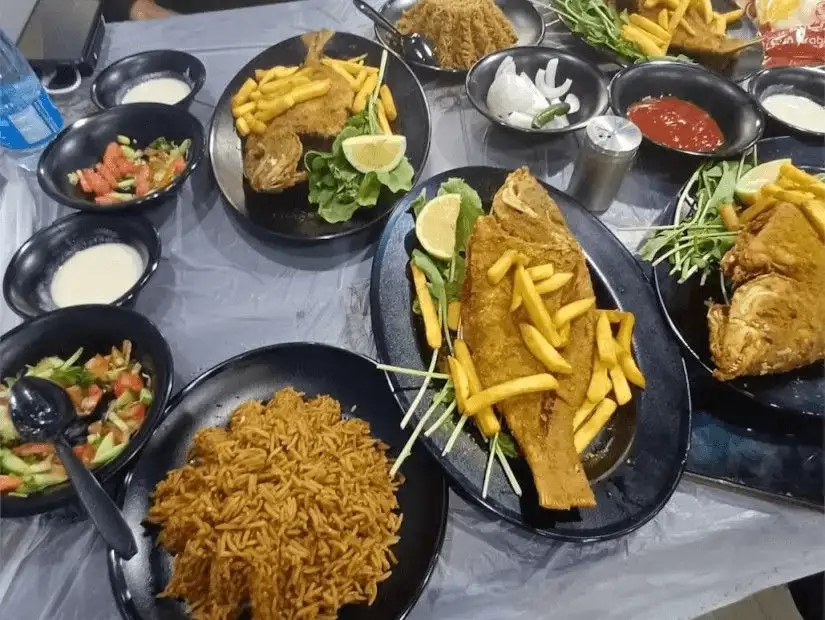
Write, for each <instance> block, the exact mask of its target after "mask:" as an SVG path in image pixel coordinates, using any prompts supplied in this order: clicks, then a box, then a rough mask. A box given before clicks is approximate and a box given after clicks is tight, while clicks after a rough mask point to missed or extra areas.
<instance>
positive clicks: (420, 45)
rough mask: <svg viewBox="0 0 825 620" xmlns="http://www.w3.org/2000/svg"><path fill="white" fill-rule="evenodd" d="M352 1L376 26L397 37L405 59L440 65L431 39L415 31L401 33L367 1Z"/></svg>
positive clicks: (432, 65)
mask: <svg viewBox="0 0 825 620" xmlns="http://www.w3.org/2000/svg"><path fill="white" fill-rule="evenodd" d="M352 3H353V4H354V5H355V8H356V9H358V10H359V11H361V12H362V13H363V14H364V15H366V16H367V17H368V18H369V19H371V20H372V22H373V23H374V24H375V25H376V26H379V27H381V28H384V29H385V30H386V31H387V32H389V33H390V34H391V35H392V36H393V37H395V40H396V42H397V45H398V46H399V47H398V51H399V52H401V56H402V57H403V58H404V60H409V61H412V62H418V63H420V64H422V65H427V66H430V67H435V66H438V60H436V57H435V51H434V50H433V44H432V43H431V42H430V40H429V39H427V38H426V37H424V36H422V35H421V34H419V33H417V32H413V33H411V34H401V33H400V32H399V31H398V29H397V28H396V27H395V26H393V25H392V23H391V22H390V21H389V20H387V18H386V17H384V16H383V15H381V13H379V12H378V11H376V10H375V9H374V8H372V7H371V6H370V5H369V4H367V3H366V2H362V0H352Z"/></svg>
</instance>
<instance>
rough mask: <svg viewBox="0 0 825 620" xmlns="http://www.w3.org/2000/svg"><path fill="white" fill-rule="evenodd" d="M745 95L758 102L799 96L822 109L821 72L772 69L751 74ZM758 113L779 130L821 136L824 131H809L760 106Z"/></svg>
mask: <svg viewBox="0 0 825 620" xmlns="http://www.w3.org/2000/svg"><path fill="white" fill-rule="evenodd" d="M748 92H750V94H751V96H753V98H754V99H756V101H758V102H759V106H760V107H762V101H763V100H764V99H765V98H767V97H770V96H771V95H779V94H782V95H799V96H800V97H807V98H808V99H810V100H812V101H814V102H815V103H818V104H819V105H822V106H825V71H823V70H821V69H814V68H812V67H776V68H774V69H763V70H762V71H759V72H758V73H755V74H754V75H753V76H752V77H751V79H750V81H749V82H748ZM762 111H763V112H764V113H765V114H766V115H767V116H768V117H769V118H770V119H771V120H772V121H775V122H776V123H778V124H779V125H780V126H781V127H782V128H783V129H790V130H791V131H792V132H794V133H797V134H803V135H806V136H818V137H823V136H825V131H811V130H810V129H803V128H802V127H797V126H796V125H794V124H792V123H789V122H787V121H784V120H782V119H781V118H779V117H778V116H774V115H773V114H771V113H770V112H769V111H768V110H766V109H765V108H764V107H762Z"/></svg>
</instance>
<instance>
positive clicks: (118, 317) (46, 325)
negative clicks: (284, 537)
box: [0, 306, 174, 518]
mask: <svg viewBox="0 0 825 620" xmlns="http://www.w3.org/2000/svg"><path fill="white" fill-rule="evenodd" d="M124 340H131V341H132V357H133V358H134V359H135V360H136V361H138V362H140V365H141V366H142V367H143V369H144V370H145V372H146V373H147V374H148V375H149V376H150V377H151V378H152V383H153V386H154V399H153V401H152V405H151V406H150V407H149V409H148V410H147V412H146V418H145V420H144V422H143V426H141V427H140V430H138V432H137V433H135V434H134V435H132V436H131V438H130V439H129V443H128V445H127V446H126V448H125V449H124V450H123V452H121V453H120V455H119V456H118V457H117V458H115V459H114V460H113V461H111V462H110V463H107V464H106V465H103V466H102V467H98V468H96V469H95V470H94V473H95V475H96V476H97V478H98V480H100V481H101V483H105V482H106V481H107V480H109V479H111V478H112V477H113V476H114V475H115V474H117V473H118V472H119V471H121V470H123V469H124V468H125V467H126V466H127V465H128V464H129V462H130V461H132V459H133V458H134V457H135V455H137V453H138V452H139V451H140V449H141V448H142V447H143V446H144V445H145V444H146V442H147V441H148V440H149V438H150V437H151V436H152V433H153V432H154V431H155V428H156V427H157V425H158V424H159V423H160V421H161V418H162V417H163V412H164V410H165V409H166V401H167V400H168V399H169V393H170V392H171V390H172V380H173V377H174V369H173V365H172V351H171V349H170V348H169V344H168V343H167V342H166V339H165V338H164V337H163V335H162V334H161V333H160V332H159V331H158V329H157V327H155V326H154V325H153V324H152V323H151V322H150V321H149V319H147V318H146V317H144V316H143V315H141V314H138V313H137V312H135V311H134V310H129V309H127V308H119V307H117V306H74V307H72V308H63V309H62V310H56V311H55V312H49V313H47V314H43V315H41V316H39V317H37V318H35V319H32V320H31V321H29V322H27V323H23V324H22V325H19V326H18V327H15V328H14V329H13V330H11V331H10V332H7V333H5V334H3V336H2V337H0V377H15V376H17V375H18V374H19V373H20V372H21V371H23V370H25V369H26V365H27V364H36V363H37V362H38V361H40V360H41V359H43V358H44V357H48V356H51V355H57V356H59V357H62V358H63V359H66V358H68V357H69V356H70V355H72V354H73V353H74V352H75V351H77V349H79V348H80V347H83V354H82V355H81V356H80V360H79V363H84V362H86V360H88V359H89V358H91V357H93V356H94V355H95V354H97V353H102V354H106V353H109V352H110V351H111V349H112V347H115V346H116V347H120V346H121V345H122V344H123V341H124ZM75 424H79V425H80V428H78V429H76V428H75V427H74V425H75ZM82 426H83V421H82V419H79V420H78V421H76V422H73V423H72V427H71V428H72V435H75V430H77V431H78V432H83V430H84V429H83V428H82ZM75 499H76V496H75V492H74V490H73V489H72V487H71V485H69V484H67V483H63V484H59V485H56V486H54V487H49V488H47V489H44V490H42V491H40V492H39V493H33V494H31V495H29V496H28V497H13V496H9V495H6V494H0V515H2V517H3V518H6V517H22V516H27V515H33V514H38V513H41V512H48V511H50V510H54V509H55V508H60V507H63V506H66V505H68V504H70V503H71V502H73V501H74V500H75Z"/></svg>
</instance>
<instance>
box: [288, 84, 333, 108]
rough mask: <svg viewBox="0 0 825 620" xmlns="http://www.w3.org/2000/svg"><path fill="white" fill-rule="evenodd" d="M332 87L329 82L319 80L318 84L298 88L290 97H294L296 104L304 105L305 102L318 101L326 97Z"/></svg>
mask: <svg viewBox="0 0 825 620" xmlns="http://www.w3.org/2000/svg"><path fill="white" fill-rule="evenodd" d="M330 86H331V84H330V81H329V80H318V81H317V82H310V83H309V84H304V85H303V86H298V87H297V88H295V89H294V90H293V91H292V92H291V93H289V96H290V97H292V99H293V101H295V103H296V104H297V103H303V102H304V101H309V100H310V99H317V98H318V97H322V96H324V95H326V94H327V93H328V92H329V89H330Z"/></svg>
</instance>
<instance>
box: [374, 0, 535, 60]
mask: <svg viewBox="0 0 825 620" xmlns="http://www.w3.org/2000/svg"><path fill="white" fill-rule="evenodd" d="M380 12H381V15H383V16H384V17H385V18H386V19H387V20H388V21H390V22H391V23H393V24H395V26H396V28H397V29H398V30H399V32H401V33H402V34H411V33H413V32H417V33H419V34H421V35H423V36H424V37H426V38H427V39H429V40H430V41H431V42H432V43H433V45H434V46H435V50H434V51H435V55H436V60H437V61H438V66H437V67H431V66H429V65H425V64H420V63H416V62H411V63H410V64H412V65H414V66H415V67H416V68H417V69H423V70H426V71H436V72H439V73H449V74H454V75H458V76H460V75H464V74H466V73H467V71H468V70H469V69H470V67H472V66H473V65H474V64H475V63H476V62H477V61H478V60H480V59H481V58H483V57H484V56H486V55H487V54H490V53H492V52H497V51H499V50H502V49H507V48H510V47H515V46H517V45H538V44H540V43H541V41H542V39H544V30H545V26H544V18H543V17H542V16H541V14H540V13H539V12H538V9H536V7H535V6H533V4H532V3H531V2H530V0H389V1H388V2H387V3H386V4H384V6H382V7H381V11H380ZM375 35H376V37H377V38H378V40H379V41H380V42H381V43H382V44H383V45H386V46H387V47H390V48H393V49H398V45H397V44H396V43H397V42H396V41H394V39H395V38H396V37H393V36H392V35H391V34H389V33H388V32H386V31H385V30H383V29H382V28H380V27H378V26H376V27H375Z"/></svg>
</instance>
